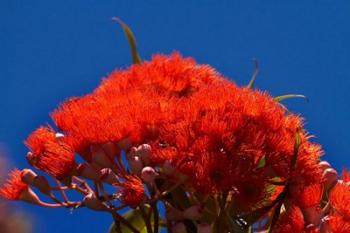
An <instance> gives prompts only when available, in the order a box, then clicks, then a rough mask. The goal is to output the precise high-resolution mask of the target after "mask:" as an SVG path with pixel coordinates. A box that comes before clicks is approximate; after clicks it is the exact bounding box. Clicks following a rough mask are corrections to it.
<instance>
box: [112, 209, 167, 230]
mask: <svg viewBox="0 0 350 233" xmlns="http://www.w3.org/2000/svg"><path fill="white" fill-rule="evenodd" d="M144 208H145V210H146V211H149V210H150V206H147V205H145V206H144ZM123 217H124V218H125V220H126V221H128V222H129V223H130V224H131V225H132V226H134V227H135V228H136V229H137V230H138V231H139V232H140V233H147V228H146V224H145V222H144V220H143V218H142V214H141V211H140V210H139V209H132V210H130V211H128V212H126V213H125V214H124V215H123ZM153 219H154V218H153V215H152V219H151V224H152V227H153ZM159 226H160V228H163V227H165V223H164V221H161V222H160V224H159ZM120 229H121V232H122V233H133V231H132V230H130V228H129V227H127V226H126V225H125V224H123V223H121V222H120ZM109 233H118V231H117V230H116V226H115V223H112V225H111V226H110V228H109Z"/></svg>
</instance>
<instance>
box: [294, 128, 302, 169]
mask: <svg viewBox="0 0 350 233" xmlns="http://www.w3.org/2000/svg"><path fill="white" fill-rule="evenodd" d="M294 140H295V142H294V154H293V159H292V166H293V168H295V166H296V163H297V159H298V154H299V148H300V144H301V138H300V129H297V132H296V133H295V139H294Z"/></svg>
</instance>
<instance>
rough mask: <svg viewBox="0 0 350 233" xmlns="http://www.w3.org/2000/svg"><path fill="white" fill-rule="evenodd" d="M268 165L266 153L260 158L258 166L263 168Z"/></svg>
mask: <svg viewBox="0 0 350 233" xmlns="http://www.w3.org/2000/svg"><path fill="white" fill-rule="evenodd" d="M265 166H266V156H265V155H264V156H263V157H262V158H261V159H260V160H259V163H258V166H257V168H263V167H265Z"/></svg>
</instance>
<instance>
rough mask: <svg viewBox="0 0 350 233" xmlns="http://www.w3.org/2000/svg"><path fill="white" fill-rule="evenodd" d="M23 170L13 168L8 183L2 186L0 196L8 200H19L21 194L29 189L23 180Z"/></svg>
mask: <svg viewBox="0 0 350 233" xmlns="http://www.w3.org/2000/svg"><path fill="white" fill-rule="evenodd" d="M21 173H22V172H21V171H20V170H18V169H15V170H13V171H12V172H11V173H10V175H9V178H8V180H7V181H6V183H5V184H4V185H3V186H2V187H0V196H1V197H3V198H5V199H8V200H19V199H20V198H21V194H22V193H23V192H24V191H26V190H27V189H28V185H26V184H25V183H23V182H22V177H21Z"/></svg>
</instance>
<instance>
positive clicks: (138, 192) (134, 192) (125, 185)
mask: <svg viewBox="0 0 350 233" xmlns="http://www.w3.org/2000/svg"><path fill="white" fill-rule="evenodd" d="M118 189H119V190H120V194H121V202H122V203H123V204H124V205H127V206H130V207H133V208H135V207H136V206H138V205H139V204H141V203H142V202H143V201H144V199H145V190H144V187H143V184H142V181H141V180H140V179H139V178H138V177H136V176H127V177H126V178H125V180H124V182H120V183H119V184H118Z"/></svg>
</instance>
